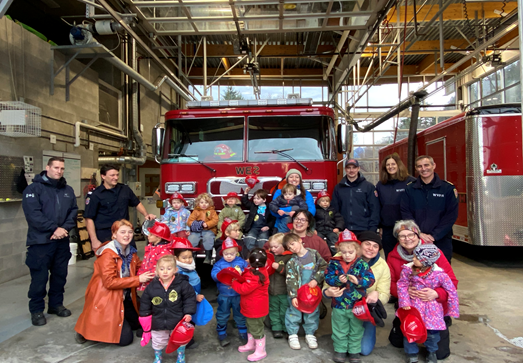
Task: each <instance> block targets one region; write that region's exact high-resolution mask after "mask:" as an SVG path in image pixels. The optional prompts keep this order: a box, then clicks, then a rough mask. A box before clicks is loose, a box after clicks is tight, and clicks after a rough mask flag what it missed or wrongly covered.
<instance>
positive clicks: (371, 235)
mask: <svg viewBox="0 0 524 364" xmlns="http://www.w3.org/2000/svg"><path fill="white" fill-rule="evenodd" d="M357 237H358V240H360V241H362V242H364V241H366V240H369V241H372V242H374V243H377V244H378V250H381V249H382V238H381V237H380V235H378V234H377V233H376V232H374V231H371V230H367V231H362V232H361V233H359V234H357Z"/></svg>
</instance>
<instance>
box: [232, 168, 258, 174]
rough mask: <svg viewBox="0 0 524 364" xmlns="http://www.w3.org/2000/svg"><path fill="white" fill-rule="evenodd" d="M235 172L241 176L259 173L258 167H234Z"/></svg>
mask: <svg viewBox="0 0 524 364" xmlns="http://www.w3.org/2000/svg"><path fill="white" fill-rule="evenodd" d="M235 172H236V174H237V176H242V175H244V174H260V167H258V166H253V167H235Z"/></svg>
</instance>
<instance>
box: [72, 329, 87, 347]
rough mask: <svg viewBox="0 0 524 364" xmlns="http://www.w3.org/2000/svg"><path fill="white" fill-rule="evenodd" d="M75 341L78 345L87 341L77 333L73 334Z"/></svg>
mask: <svg viewBox="0 0 524 364" xmlns="http://www.w3.org/2000/svg"><path fill="white" fill-rule="evenodd" d="M75 341H76V342H77V343H79V344H85V343H86V342H87V339H86V338H85V337H83V336H82V335H81V334H79V333H78V332H75Z"/></svg>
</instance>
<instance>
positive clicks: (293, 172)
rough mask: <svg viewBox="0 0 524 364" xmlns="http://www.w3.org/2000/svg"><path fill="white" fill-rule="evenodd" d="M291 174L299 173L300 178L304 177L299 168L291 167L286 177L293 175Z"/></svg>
mask: <svg viewBox="0 0 524 364" xmlns="http://www.w3.org/2000/svg"><path fill="white" fill-rule="evenodd" d="M291 174H298V175H299V176H300V179H302V173H300V171H299V170H298V169H290V170H289V171H287V173H286V179H287V178H288V177H289V176H290V175H291Z"/></svg>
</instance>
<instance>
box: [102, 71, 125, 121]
mask: <svg viewBox="0 0 524 364" xmlns="http://www.w3.org/2000/svg"><path fill="white" fill-rule="evenodd" d="M121 99H122V93H121V92H120V91H119V90H117V89H116V88H114V87H113V86H111V85H109V84H107V83H105V82H104V81H102V80H99V86H98V121H100V122H101V123H103V124H107V125H110V126H112V127H114V128H117V129H120V128H121V124H120V115H121V113H120V110H121Z"/></svg>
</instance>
